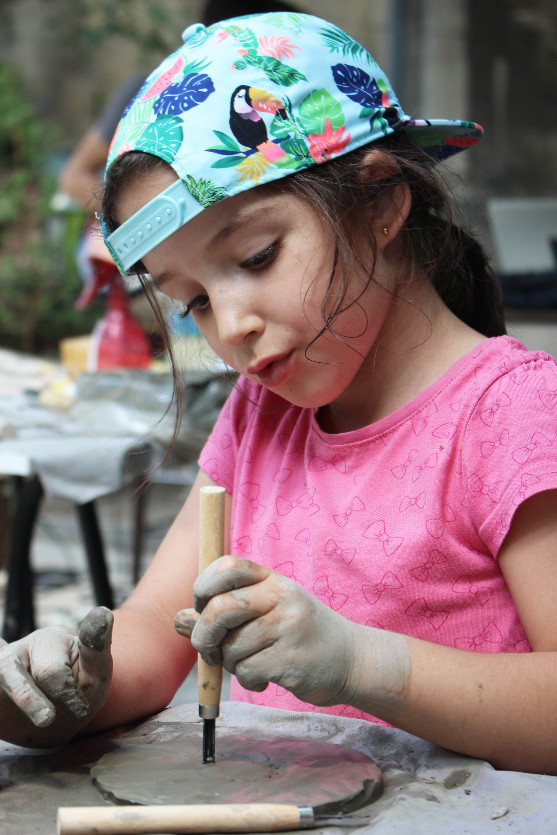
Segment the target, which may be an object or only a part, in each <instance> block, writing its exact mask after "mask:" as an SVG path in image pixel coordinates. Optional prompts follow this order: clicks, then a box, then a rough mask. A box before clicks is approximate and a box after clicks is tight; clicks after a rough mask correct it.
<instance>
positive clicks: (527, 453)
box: [512, 432, 553, 464]
mask: <svg viewBox="0 0 557 835" xmlns="http://www.w3.org/2000/svg"><path fill="white" fill-rule="evenodd" d="M543 446H553V441H550V440H549V438H546V436H545V435H543V434H542V433H541V432H534V434H533V435H532V438H531V440H530V443H529V444H526V446H522V447H519V448H518V449H515V451H514V452H513V454H512V455H513V459H514V460H515V461H516V463H517V464H526V462H527V461H528V460H529V459H530V457H531V455H532V453H533V452H534V451H535V450H536V449H540V447H543Z"/></svg>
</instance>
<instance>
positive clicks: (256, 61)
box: [234, 53, 306, 87]
mask: <svg viewBox="0 0 557 835" xmlns="http://www.w3.org/2000/svg"><path fill="white" fill-rule="evenodd" d="M247 66H251V67H258V68H259V69H260V70H261V71H262V72H264V73H265V75H266V76H267V78H269V79H270V80H271V81H272V82H274V83H275V84H280V85H281V86H282V87H290V86H292V84H296V82H297V81H306V76H305V75H304V74H303V73H301V72H300V71H299V70H295V69H294V68H293V67H289V66H288V65H287V64H282V63H281V62H280V61H277V59H276V58H272V57H271V56H270V55H255V54H252V53H247V54H246V55H243V56H242V57H241V58H240V59H239V60H238V61H235V63H234V67H235V68H236V69H237V70H244V69H245V68H246V67H247Z"/></svg>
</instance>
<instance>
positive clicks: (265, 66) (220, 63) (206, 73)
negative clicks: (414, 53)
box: [101, 12, 483, 272]
mask: <svg viewBox="0 0 557 835" xmlns="http://www.w3.org/2000/svg"><path fill="white" fill-rule="evenodd" d="M182 37H183V41H184V43H183V44H182V46H181V47H180V48H179V49H177V50H176V52H174V53H173V54H172V55H170V56H169V57H168V58H167V59H166V60H164V61H163V62H162V64H161V65H160V66H159V67H158V68H157V69H156V70H154V72H152V73H151V74H150V75H149V77H148V78H147V80H146V81H145V83H144V84H143V86H142V87H141V89H140V90H139V92H138V93H137V95H136V96H135V98H134V99H133V100H132V102H131V103H130V105H129V106H128V107H127V109H126V110H125V111H124V114H123V116H122V119H121V121H120V124H119V125H118V128H117V130H116V133H115V135H114V138H113V140H112V145H111V149H110V151H109V156H108V163H107V168H108V166H110V164H111V163H112V162H113V161H114V160H115V159H116V158H117V157H120V156H122V155H123V154H125V153H127V152H128V151H144V152H145V153H148V154H153V155H154V156H157V157H160V158H161V159H163V160H165V161H166V162H167V163H168V164H169V165H170V166H171V167H172V168H173V169H174V171H175V173H176V175H177V176H178V180H177V181H176V182H175V183H173V184H172V185H171V186H170V187H169V188H167V189H165V190H164V191H163V192H161V194H159V195H158V196H157V197H155V198H154V199H153V200H151V201H150V202H149V203H148V204H147V205H146V206H144V207H143V208H142V209H140V210H139V211H138V212H136V214H134V215H133V216H132V217H131V218H129V220H127V221H126V222H125V223H123V224H122V226H120V227H119V228H118V229H117V230H116V231H115V232H112V234H108V232H107V230H106V229H103V234H104V236H105V242H106V244H107V246H108V248H109V250H110V252H111V254H112V256H113V257H114V260H115V261H116V263H117V264H118V266H119V267H120V269H121V270H122V272H127V271H128V270H130V268H131V267H133V265H134V264H136V263H137V262H138V261H139V260H140V259H141V258H142V257H143V256H144V255H145V254H146V253H147V252H149V251H150V250H151V249H153V248H154V247H155V246H157V244H159V243H160V242H161V241H163V240H164V239H165V238H167V237H168V236H169V235H171V234H172V233H173V232H175V231H176V229H178V228H180V226H182V225H183V224H185V223H187V222H188V220H191V218H193V217H195V215H197V214H198V213H199V212H201V211H202V210H203V209H204V208H206V207H207V206H210V205H212V204H213V203H216V202H217V201H219V200H223V199H224V198H226V197H230V196H232V195H234V194H238V193H239V192H242V191H245V190H246V189H249V188H253V187H254V186H258V185H262V184H264V183H268V182H271V181H272V180H276V179H279V178H281V177H286V176H288V175H289V174H293V173H294V172H296V171H299V170H301V169H304V168H308V167H309V166H311V165H316V164H319V163H323V162H327V160H330V159H334V158H335V157H337V156H340V155H341V154H346V153H348V152H349V151H352V150H354V149H355V148H359V147H361V146H362V145H366V144H368V143H370V142H374V141H375V140H377V139H380V138H381V137H383V136H388V135H389V134H392V133H396V132H398V131H404V132H405V133H406V134H407V135H408V137H409V138H410V139H411V140H412V141H413V142H414V143H415V144H416V145H418V146H420V147H421V148H423V150H424V151H426V152H427V153H428V154H429V155H430V156H431V157H432V159H433V161H440V160H443V159H445V158H447V157H449V156H451V155H452V154H454V153H456V152H457V151H460V150H462V149H463V148H466V147H468V146H469V145H474V144H475V143H476V142H478V140H479V139H480V138H481V136H482V133H483V131H482V128H481V127H480V126H479V125H477V124H475V123H474V122H460V121H453V120H446V119H443V120H442V119H433V120H429V121H425V120H416V119H411V118H410V117H409V116H408V115H407V114H406V113H405V112H404V111H403V110H402V108H401V106H400V104H399V102H398V99H397V97H396V96H395V94H394V92H393V89H392V87H391V85H390V83H389V80H388V78H387V77H386V75H385V74H384V73H383V72H382V70H381V69H380V68H379V67H378V65H377V64H376V62H375V61H374V60H373V58H372V57H371V55H369V53H368V52H367V51H366V50H365V49H364V48H363V47H362V46H360V44H358V43H357V42H356V41H355V40H353V38H351V37H350V36H349V35H348V34H346V32H343V31H342V30H341V29H339V28H338V27H337V26H334V25H333V24H330V23H327V21H325V20H321V19H320V18H317V17H313V16H311V15H306V14H299V13H294V12H274V13H268V14H256V15H246V16H244V17H237V18H232V19H230V20H223V21H221V22H220V23H215V24H213V25H212V26H209V27H208V28H206V27H205V26H203V25H202V24H200V23H197V24H194V25H193V26H190V27H188V28H187V29H186V30H185V32H184V33H183V36H182ZM101 225H102V224H101Z"/></svg>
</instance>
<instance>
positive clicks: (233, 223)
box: [209, 198, 272, 246]
mask: <svg viewBox="0 0 557 835" xmlns="http://www.w3.org/2000/svg"><path fill="white" fill-rule="evenodd" d="M269 202H270V198H267V199H266V200H265V199H263V200H261V201H260V202H258V204H257V205H256V206H255V207H252V208H247V207H246V208H245V209H242V210H241V211H240V212H239V214H238V215H237V216H236V217H234V218H232V220H229V221H227V222H226V223H225V225H224V226H223V227H222V228H221V229H219V230H217V232H215V234H214V235H213V237H212V238H211V240H210V242H209V245H210V246H214V245H216V244H219V243H222V242H223V241H226V240H227V239H228V238H230V237H232V235H234V234H235V233H236V232H238V230H239V229H243V228H245V227H246V226H248V225H249V224H250V223H253V221H255V220H259V219H260V218H261V216H262V215H265V214H270V213H271V209H272V207H271V206H270V205H268V204H269Z"/></svg>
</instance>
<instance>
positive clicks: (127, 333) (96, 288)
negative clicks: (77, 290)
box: [75, 256, 152, 371]
mask: <svg viewBox="0 0 557 835" xmlns="http://www.w3.org/2000/svg"><path fill="white" fill-rule="evenodd" d="M89 263H90V265H91V267H92V272H93V277H92V279H91V281H90V282H89V283H88V284H87V286H86V287H85V289H84V290H83V292H82V294H81V295H80V297H79V298H78V300H77V302H76V303H75V306H76V308H77V309H78V310H81V309H82V308H84V307H85V306H86V305H88V304H89V303H90V302H91V301H92V300H93V299H94V298H95V296H97V295H98V293H99V292H100V291H101V290H103V289H104V288H108V295H107V301H106V313H105V315H104V316H103V317H102V319H100V320H99V321H98V322H97V324H96V325H95V328H94V330H93V333H92V336H91V348H90V351H89V358H88V363H87V365H88V369H87V370H88V371H113V370H115V369H117V368H148V367H149V366H150V365H151V359H152V356H151V346H150V344H149V340H148V338H147V335H146V334H145V332H144V331H143V329H142V327H141V325H140V324H139V322H138V321H137V320H136V319H135V318H134V316H133V314H132V313H131V311H130V307H129V301H128V296H127V293H126V288H125V286H124V282H123V279H122V276H121V275H120V273H119V271H118V269H117V267H116V265H115V264H113V263H111V262H109V261H105V260H104V259H102V258H96V257H94V256H93V257H91V258H89Z"/></svg>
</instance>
